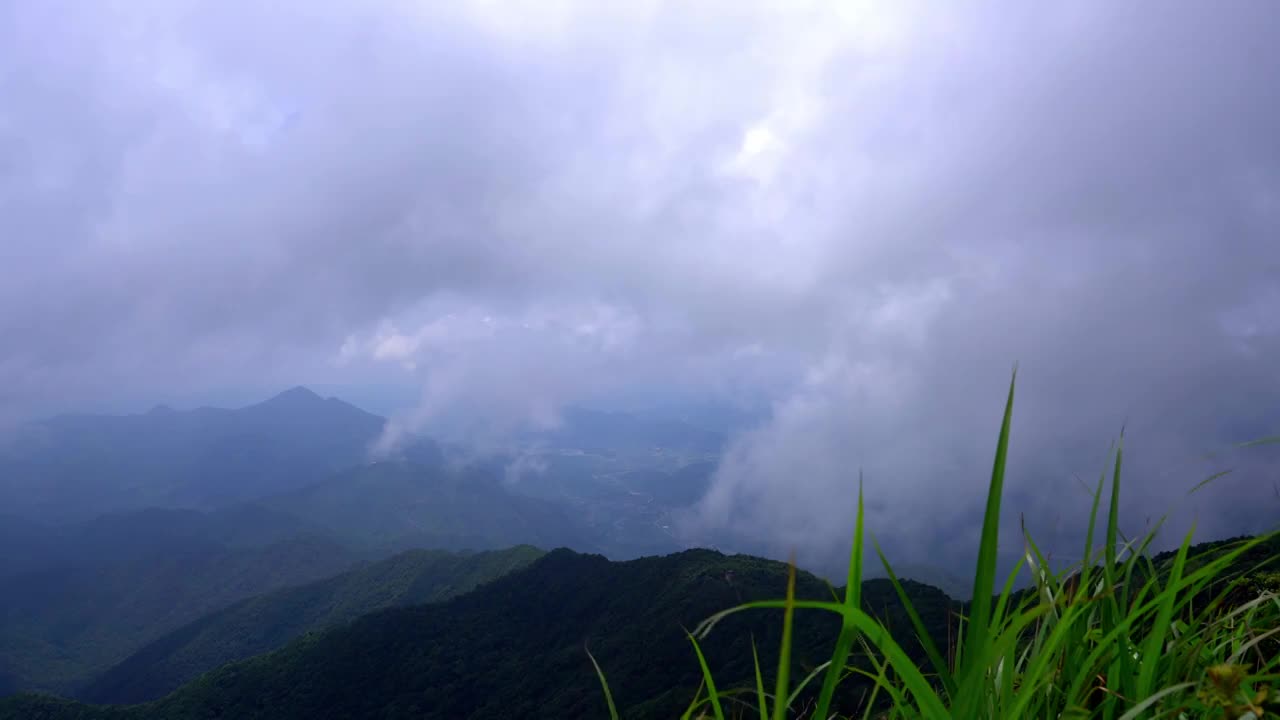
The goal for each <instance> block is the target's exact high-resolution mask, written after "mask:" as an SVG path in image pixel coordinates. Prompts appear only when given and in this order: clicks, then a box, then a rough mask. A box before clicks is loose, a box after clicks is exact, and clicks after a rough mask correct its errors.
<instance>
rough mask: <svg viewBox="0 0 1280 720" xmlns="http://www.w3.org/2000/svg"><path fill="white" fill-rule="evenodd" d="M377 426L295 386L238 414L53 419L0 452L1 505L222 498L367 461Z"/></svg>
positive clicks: (63, 515)
mask: <svg viewBox="0 0 1280 720" xmlns="http://www.w3.org/2000/svg"><path fill="white" fill-rule="evenodd" d="M385 422H386V421H385V420H384V419H383V418H381V417H378V416H377V415H372V414H370V413H367V412H365V411H363V410H361V409H359V408H357V407H355V406H352V405H348V404H347V403H344V402H342V401H341V400H337V399H335V398H329V399H324V398H321V397H320V396H319V395H316V394H315V393H313V392H311V391H310V390H307V389H306V388H301V387H299V388H294V389H292V390H288V391H286V392H283V393H281V394H279V395H277V396H275V397H273V398H271V399H270V400H267V401H265V402H262V403H258V404H256V405H250V406H248V407H244V408H240V409H237V410H224V409H217V408H199V409H196V410H190V411H174V410H171V409H168V408H163V407H160V408H156V409H154V410H152V411H151V412H148V413H144V414H139V415H121V416H114V415H64V416H59V417H55V418H52V419H49V420H45V421H42V422H37V423H32V424H30V425H27V426H25V427H23V428H21V429H20V431H19V432H18V433H17V434H16V436H15V438H14V439H13V441H12V442H10V443H7V444H6V446H5V448H4V449H2V450H0V505H3V507H5V508H6V512H9V513H11V514H18V515H25V516H27V517H39V518H45V519H60V520H65V519H74V518H85V517H89V516H92V515H95V514H99V513H102V512H106V511H110V510H127V509H134V508H139V507H147V506H165V507H195V508H209V507H217V506H223V505H227V504H231V503H233V502H237V501H242V500H246V499H251V498H255V497H261V496H265V495H270V494H273V493H279V492H283V491H287V490H291V489H294V488H298V487H301V486H303V485H306V484H308V483H311V482H315V481H316V480H318V479H320V478H322V477H324V476H326V475H328V474H331V473H333V472H335V471H337V470H340V469H342V468H346V467H349V466H351V465H355V464H358V463H361V462H364V461H365V460H366V456H367V452H368V448H369V445H370V443H372V442H373V441H374V440H375V439H376V438H377V437H378V436H379V434H380V433H381V432H382V428H383V426H384V424H385Z"/></svg>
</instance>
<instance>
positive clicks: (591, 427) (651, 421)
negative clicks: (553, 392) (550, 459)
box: [529, 407, 725, 454]
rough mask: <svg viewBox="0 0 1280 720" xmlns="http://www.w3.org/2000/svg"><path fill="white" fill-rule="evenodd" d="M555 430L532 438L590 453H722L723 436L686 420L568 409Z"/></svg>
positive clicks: (577, 408)
mask: <svg viewBox="0 0 1280 720" xmlns="http://www.w3.org/2000/svg"><path fill="white" fill-rule="evenodd" d="M560 420H561V422H560V425H559V426H558V427H556V428H555V429H553V430H549V431H543V432H538V433H531V434H530V436H529V437H530V439H532V440H535V441H537V442H539V443H543V444H546V445H548V446H551V447H559V448H576V449H581V450H587V451H598V450H610V451H615V452H653V451H656V450H661V451H664V452H675V453H686V454H690V453H691V454H709V453H718V452H720V451H721V450H722V449H723V447H724V444H725V437H724V435H722V434H720V433H718V432H715V431H714V430H707V429H705V428H702V427H699V426H697V425H694V424H692V423H689V422H685V421H684V420H680V419H676V418H669V417H663V416H658V415H649V414H638V413H626V412H609V411H601V410H589V409H586V408H580V407H570V408H566V409H565V410H564V412H563V413H562V414H561V418H560Z"/></svg>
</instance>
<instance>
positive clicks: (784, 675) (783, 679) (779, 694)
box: [773, 558, 796, 720]
mask: <svg viewBox="0 0 1280 720" xmlns="http://www.w3.org/2000/svg"><path fill="white" fill-rule="evenodd" d="M795 611H796V562H795V558H792V559H791V563H790V566H789V568H788V571H787V600H786V604H785V605H784V608H783V613H782V646H781V647H780V648H779V649H778V677H777V682H776V683H775V685H774V690H773V720H784V719H785V718H786V717H787V704H786V701H785V698H786V697H787V690H788V687H789V684H790V682H791V633H792V630H793V627H792V625H793V622H794V620H795Z"/></svg>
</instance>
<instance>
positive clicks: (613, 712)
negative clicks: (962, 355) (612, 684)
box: [582, 645, 618, 720]
mask: <svg viewBox="0 0 1280 720" xmlns="http://www.w3.org/2000/svg"><path fill="white" fill-rule="evenodd" d="M582 649H583V650H586V651H587V657H589V658H591V665H592V666H593V667H595V669H596V677H598V678H600V687H601V688H602V689H603V690H604V701H605V702H606V703H608V704H609V717H610V718H612V720H618V708H617V706H616V705H614V704H613V693H611V692H609V681H608V680H606V679H605V677H604V671H603V670H601V669H600V663H598V662H596V656H595V655H592V654H591V650H589V649H588V648H587V646H585V645H583V646H582Z"/></svg>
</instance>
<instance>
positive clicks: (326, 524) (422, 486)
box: [261, 460, 597, 550]
mask: <svg viewBox="0 0 1280 720" xmlns="http://www.w3.org/2000/svg"><path fill="white" fill-rule="evenodd" d="M501 478H502V475H501V471H500V469H499V468H494V467H490V466H488V465H486V464H483V463H480V464H473V465H468V466H464V467H451V466H446V465H437V466H427V465H422V464H419V463H414V462H408V461H403V460H394V461H385V462H376V463H372V464H368V465H362V466H359V467H353V468H350V469H348V470H346V471H343V472H339V473H337V474H335V475H333V476H331V477H329V478H326V479H325V480H322V481H320V482H318V483H314V484H312V485H309V486H307V487H304V488H301V489H299V490H295V491H293V492H289V493H285V494H282V495H277V496H275V497H272V498H269V499H267V500H264V501H262V503H261V504H262V506H263V507H265V508H266V509H268V510H270V511H273V512H279V513H284V514H288V515H292V516H294V517H295V518H297V519H298V521H300V522H305V523H307V524H309V525H311V526H315V527H320V528H324V529H325V530H326V531H328V532H330V533H333V534H334V535H335V536H338V537H342V538H344V539H347V540H349V541H351V542H353V543H356V544H359V545H361V546H363V547H377V548H398V549H404V548H409V547H431V548H439V549H445V550H467V549H470V550H487V549H495V548H502V547H510V546H512V545H521V544H528V545H537V546H539V547H560V546H566V547H574V548H578V549H594V548H595V547H596V546H597V545H596V541H595V538H594V537H593V535H592V533H590V532H589V531H588V530H586V529H585V528H584V527H583V526H582V524H581V523H579V522H578V521H577V520H576V519H575V518H574V517H573V516H572V515H571V514H570V513H568V512H567V510H566V509H565V508H564V507H562V506H561V505H559V504H556V503H553V502H550V501H546V500H539V499H536V498H530V497H525V496H522V495H518V494H515V493H512V492H510V491H508V490H507V489H506V488H505V487H504V486H503V485H502V481H501Z"/></svg>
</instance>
